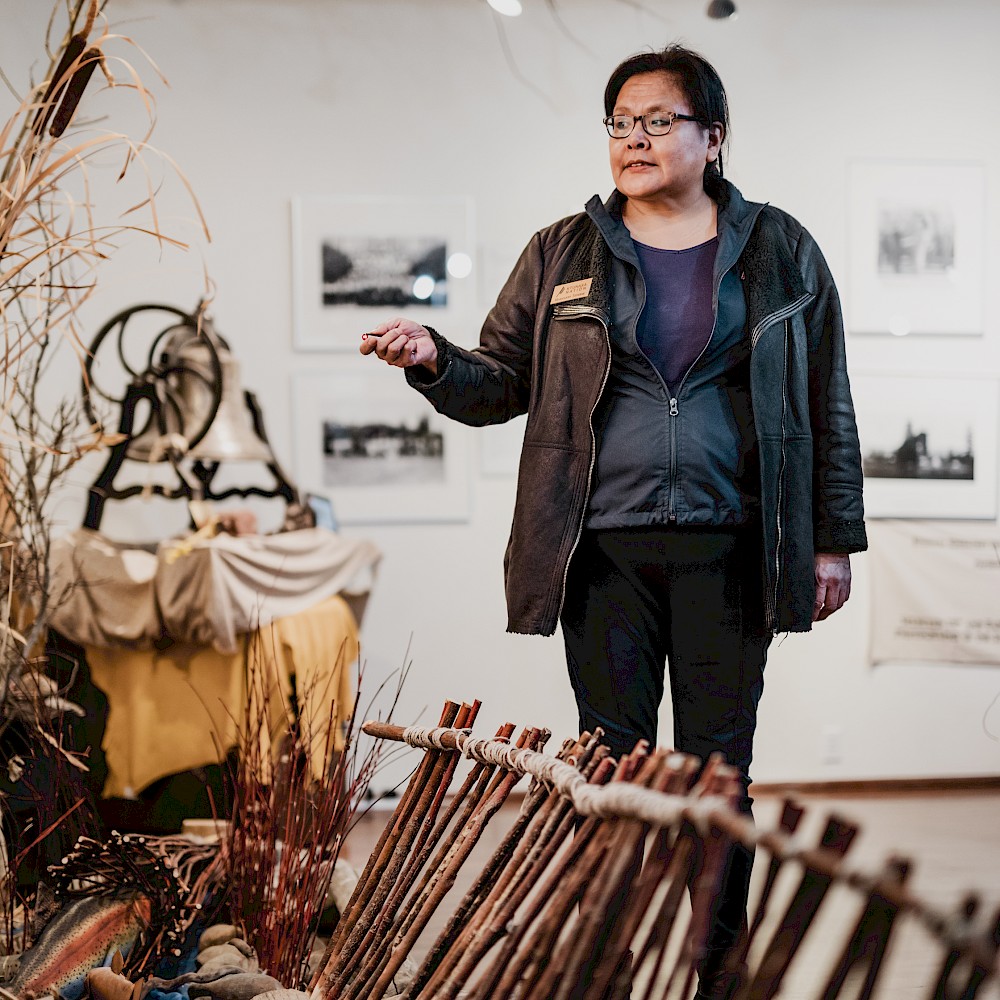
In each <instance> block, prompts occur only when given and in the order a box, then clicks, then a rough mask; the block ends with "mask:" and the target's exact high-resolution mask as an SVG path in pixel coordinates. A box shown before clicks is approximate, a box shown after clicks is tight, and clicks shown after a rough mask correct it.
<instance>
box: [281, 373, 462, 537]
mask: <svg viewBox="0 0 1000 1000" xmlns="http://www.w3.org/2000/svg"><path fill="white" fill-rule="evenodd" d="M372 364H373V365H374V366H375V368H374V369H373V370H371V371H363V370H360V369H359V368H358V367H357V366H352V367H351V368H347V369H344V370H338V371H331V372H309V373H303V374H300V375H297V376H295V377H294V379H293V385H292V399H293V413H294V429H295V465H296V476H297V480H298V482H299V484H300V486H301V487H302V488H303V489H305V490H308V491H310V492H311V493H315V494H319V495H322V496H326V497H329V498H330V500H331V501H332V504H333V509H334V510H336V512H337V520H338V521H339V522H340V523H341V524H390V523H396V524H409V523H420V522H429V521H464V520H467V519H468V516H469V501H470V468H469V465H470V463H469V434H470V430H469V428H467V427H464V426H463V425H461V424H458V423H456V422H455V421H452V420H448V419H447V418H446V417H442V416H441V415H440V414H438V413H437V412H436V411H435V410H434V409H433V408H432V407H431V405H430V404H429V403H428V402H427V401H426V400H425V399H423V397H422V396H420V395H419V394H418V393H416V392H414V391H413V390H412V389H411V388H410V387H409V386H408V385H406V383H405V381H404V379H403V375H402V373H401V372H400V371H398V370H396V369H392V368H388V367H386V366H385V365H384V364H382V362H380V361H373V362H372Z"/></svg>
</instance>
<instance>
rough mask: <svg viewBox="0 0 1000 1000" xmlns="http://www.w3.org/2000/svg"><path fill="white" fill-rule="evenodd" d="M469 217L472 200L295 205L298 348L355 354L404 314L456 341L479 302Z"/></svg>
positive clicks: (308, 200)
mask: <svg viewBox="0 0 1000 1000" xmlns="http://www.w3.org/2000/svg"><path fill="white" fill-rule="evenodd" d="M472 214H473V211H472V200H471V199H470V198H466V197H440V198H419V199H418V198H388V197H375V196H372V197H335V196H298V197H295V198H293V199H292V203H291V225H292V312H293V316H292V346H293V348H294V349H295V350H296V351H352V350H357V347H358V344H359V343H360V339H361V334H363V333H365V332H366V331H368V330H370V329H371V328H372V327H373V326H375V325H376V324H378V323H381V322H384V321H385V320H387V319H390V318H392V317H393V316H398V315H406V316H408V317H409V318H411V319H414V320H416V321H417V322H420V323H427V324H429V325H431V326H437V325H438V324H440V325H442V327H444V328H447V329H448V333H449V335H450V338H451V339H456V335H457V332H458V331H459V330H460V328H461V323H459V322H457V320H458V319H459V318H460V317H461V318H462V320H464V319H465V318H466V317H467V314H468V313H469V312H470V310H471V309H472V308H474V305H475V300H476V290H475V275H474V270H475V268H474V260H475V257H476V254H475V249H474V243H473V235H472Z"/></svg>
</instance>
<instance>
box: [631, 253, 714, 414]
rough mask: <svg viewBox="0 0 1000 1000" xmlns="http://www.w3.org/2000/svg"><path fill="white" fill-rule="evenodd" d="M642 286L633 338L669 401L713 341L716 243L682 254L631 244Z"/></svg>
mask: <svg viewBox="0 0 1000 1000" xmlns="http://www.w3.org/2000/svg"><path fill="white" fill-rule="evenodd" d="M632 242H633V243H634V244H635V252H636V254H637V255H638V257H639V270H640V271H641V272H642V277H643V280H644V281H645V283H646V305H645V308H644V309H643V310H642V315H641V316H640V317H639V325H638V326H637V327H636V331H635V338H636V340H637V341H638V342H639V347H640V349H641V350H642V353H643V354H645V355H646V357H647V358H649V360H650V361H651V362H652V363H653V367H654V368H656V370H657V371H658V372H659V373H660V375H661V376H662V377H663V381H664V382H665V383H666V384H667V388H668V389H670V391H671V394H672V395H676V394H677V391H678V389H679V388H680V384H681V380H682V379H683V378H684V376H685V374H686V373H687V371H688V369H689V368H690V367H691V366H692V365H693V364H694V363H695V361H696V360H697V359H698V355H699V354H701V352H702V351H703V350H704V349H705V345H706V344H707V343H708V341H709V338H710V337H711V336H712V325H713V323H714V322H715V317H714V316H713V314H712V269H713V268H714V266H715V251H716V250H717V249H718V247H719V238H718V237H717V236H713V237H712V239H710V240H708V241H707V242H706V243H701V244H699V245H698V246H696V247H690V248H689V249H687V250H659V249H657V248H656V247H649V246H646V244H645V243H640V242H639V241H638V240H635V239H633V240H632Z"/></svg>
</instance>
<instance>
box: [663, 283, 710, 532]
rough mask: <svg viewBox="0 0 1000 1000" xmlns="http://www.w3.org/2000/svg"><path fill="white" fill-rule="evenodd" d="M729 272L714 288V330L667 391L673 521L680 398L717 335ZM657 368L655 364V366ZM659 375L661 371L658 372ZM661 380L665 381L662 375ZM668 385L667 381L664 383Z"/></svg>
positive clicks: (672, 514) (670, 515) (673, 518)
mask: <svg viewBox="0 0 1000 1000" xmlns="http://www.w3.org/2000/svg"><path fill="white" fill-rule="evenodd" d="M727 273H728V272H725V271H724V272H723V273H721V274H720V275H719V280H718V283H717V284H716V285H715V288H714V289H712V331H711V333H709V335H708V340H706V341H705V343H704V344H703V345H702V348H701V350H700V351H699V352H698V357H696V358H695V359H694V361H692V362H691V364H689V365H688V368H687V371H686V372H685V373H684V375H683V377H682V378H681V380H680V383H679V384H678V386H677V392H676V394H671V393H670V389H669V387H668V388H667V393H668V395H670V410H669V411H668V412H669V414H670V418H671V419H670V502H669V505H668V508H667V517H668V518H669V519H670V520H671V521H676V520H677V510H676V509H675V508H676V500H677V421H676V419H675V418H676V417H677V416H678V414H679V412H680V411H679V408H678V402H677V401H678V400H679V399H680V397H681V393H682V392H683V391H684V383H685V382H687V380H688V376H689V375H690V374H691V372H693V371H694V369H695V366H696V365H697V364H698V362H699V361H701V359H702V358H703V357H704V356H705V352H706V351H707V350H708V348H709V345H710V344H711V343H712V338H713V337H714V336H715V328H716V327H717V326H718V325H719V290H720V289H721V288H722V279H723V278H724V277H725V276H726V274H727ZM654 370H655V366H654ZM657 375H659V372H657ZM660 381H661V382H662V381H663V378H662V376H661V377H660ZM663 384H664V386H666V383H665V382H664V383H663Z"/></svg>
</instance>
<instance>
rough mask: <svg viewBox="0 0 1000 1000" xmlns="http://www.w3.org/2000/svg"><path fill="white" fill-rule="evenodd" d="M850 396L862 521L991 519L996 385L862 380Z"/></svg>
mask: <svg viewBox="0 0 1000 1000" xmlns="http://www.w3.org/2000/svg"><path fill="white" fill-rule="evenodd" d="M851 390H852V394H853V396H854V405H855V410H856V414H857V419H858V434H859V436H860V438H861V457H862V467H863V470H864V476H865V514H866V515H867V516H869V517H892V518H984V519H987V518H994V517H996V514H997V447H998V430H997V425H998V422H1000V382H998V381H997V379H995V378H985V377H983V378H980V377H974V376H970V377H958V376H954V377H952V376H940V375H929V374H928V375H899V374H888V373H886V374H864V375H853V376H852V377H851Z"/></svg>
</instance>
